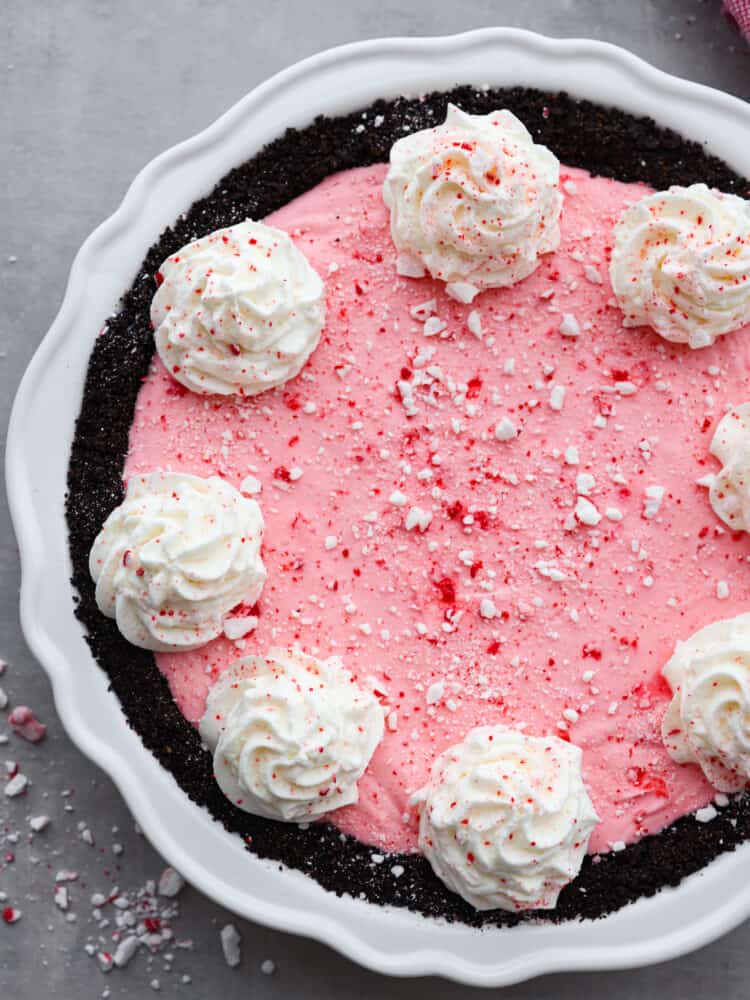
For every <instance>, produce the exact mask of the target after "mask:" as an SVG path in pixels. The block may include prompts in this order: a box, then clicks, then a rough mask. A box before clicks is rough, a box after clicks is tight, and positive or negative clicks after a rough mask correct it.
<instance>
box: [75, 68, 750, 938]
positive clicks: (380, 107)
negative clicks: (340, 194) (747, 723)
mask: <svg viewBox="0 0 750 1000" xmlns="http://www.w3.org/2000/svg"><path fill="white" fill-rule="evenodd" d="M449 100H450V101H453V102H454V103H456V104H458V105H459V106H460V107H462V108H463V109H464V110H466V111H468V112H471V113H474V114H483V113H487V112H489V111H491V110H493V109H494V108H496V107H507V108H510V110H511V111H513V112H514V113H515V114H516V115H517V116H518V117H519V118H520V119H521V120H522V121H523V122H524V123H525V124H526V126H527V128H528V129H529V130H530V132H531V133H532V135H533V137H534V139H535V140H536V141H537V142H542V143H544V144H545V145H547V146H549V147H550V148H551V149H552V150H553V151H554V152H555V153H556V154H557V156H558V157H559V158H560V160H561V161H562V162H563V163H565V164H568V165H575V166H579V167H584V168H586V169H587V170H589V171H591V172H592V173H594V174H599V175H601V176H605V177H614V178H617V179H618V180H623V181H636V180H641V181H645V182H647V183H649V184H651V185H652V186H653V187H655V188H657V189H661V188H666V187H668V186H669V185H670V184H683V185H687V184H691V183H695V182H698V181H704V182H706V183H708V184H709V185H712V186H714V187H717V188H719V189H721V190H723V191H729V192H734V193H737V194H742V195H745V194H746V193H747V190H748V182H747V181H746V180H745V179H744V178H742V177H740V176H738V175H737V174H735V173H734V172H733V171H732V170H730V168H729V167H728V166H727V165H726V164H725V163H723V162H722V161H721V160H719V159H717V158H716V157H713V156H710V155H708V154H707V153H706V152H705V151H704V150H703V148H702V147H701V146H700V145H699V144H698V143H695V142H691V141H687V140H685V139H683V138H682V137H681V136H679V135H677V134H676V133H675V132H672V131H669V130H666V129H663V128H660V127H659V126H657V125H656V124H655V123H654V122H653V121H652V120H651V119H647V118H637V117H634V116H632V115H630V114H627V113H625V112H622V111H619V110H614V109H612V108H606V107H602V106H600V105H597V104H593V103H591V102H589V101H581V100H576V99H574V98H573V97H570V96H569V95H567V94H565V93H556V94H553V93H542V92H540V91H537V90H529V89H525V88H511V89H502V90H497V89H494V90H493V89H480V90H477V89H475V88H473V87H469V86H459V87H456V88H455V89H454V90H452V91H451V92H450V93H434V94H430V95H428V96H427V97H424V98H419V99H406V98H399V99H397V100H393V101H377V102H376V103H375V104H373V105H372V106H371V107H369V108H367V109H366V110H363V111H358V112H355V113H353V114H350V115H346V116H342V117H337V118H323V117H319V118H317V119H316V120H315V122H314V123H313V124H311V125H310V126H308V127H306V128H303V129H299V130H297V129H290V130H288V131H287V132H286V133H285V134H284V135H283V136H282V137H281V138H279V139H277V140H276V141H274V142H272V143H271V144H270V145H269V146H267V147H266V148H265V149H263V150H262V151H261V152H260V153H258V154H257V155H256V156H254V157H252V158H251V159H250V160H248V161H247V162H246V163H243V164H242V165H241V166H239V167H237V168H236V169H234V170H232V171H231V172H230V173H228V174H227V175H226V176H225V177H224V178H223V179H222V180H221V181H220V182H219V183H218V184H217V186H216V187H215V189H214V190H213V191H212V192H211V194H209V195H208V196H207V197H205V198H202V199H201V200H200V201H197V202H196V203H195V204H194V205H192V207H191V208H190V209H189V210H188V211H187V212H186V213H185V214H184V215H182V216H180V218H179V219H178V220H177V221H176V222H175V224H174V226H172V227H170V228H168V229H166V230H165V231H164V232H163V233H162V235H161V237H160V238H159V240H158V241H157V242H156V243H155V244H154V246H152V247H151V249H150V250H149V252H148V254H147V256H146V258H145V260H144V261H143V264H142V266H141V268H140V270H139V272H138V274H137V276H136V278H135V280H134V282H133V285H132V287H131V288H130V290H129V291H128V292H127V293H126V294H125V295H124V297H123V299H122V302H121V306H120V310H119V312H118V313H117V314H116V315H114V316H112V317H110V318H109V319H108V320H107V323H106V326H105V329H104V330H103V331H102V334H101V335H100V336H99V337H98V339H97V340H96V342H95V344H94V348H93V351H92V354H91V358H90V360H89V366H88V373H87V377H86V383H85V388H84V393H83V400H82V403H81V411H80V415H79V417H78V420H77V423H76V429H75V437H74V440H73V445H72V450H71V456H70V465H69V469H68V494H67V498H66V518H67V524H68V531H69V542H70V552H71V557H72V562H73V577H72V583H73V586H74V588H75V591H76V594H77V598H76V609H75V613H76V615H77V617H78V618H79V619H80V621H81V622H82V623H83V625H84V627H85V628H86V631H87V639H88V643H89V646H90V647H91V651H92V653H93V655H94V657H95V658H96V660H97V662H98V663H99V665H100V666H101V668H102V669H103V670H104V671H105V673H106V674H107V676H108V678H109V682H110V687H111V690H112V691H114V693H115V694H116V695H117V697H118V698H119V700H120V703H121V705H122V708H123V710H124V712H125V715H126V716H127V719H128V722H129V723H130V725H131V726H132V728H133V729H134V730H135V731H136V732H137V733H138V735H139V736H140V738H141V739H142V741H143V743H144V744H145V745H146V746H147V747H148V749H149V750H150V751H151V753H152V754H153V755H154V756H155V757H156V759H157V760H158V761H159V763H160V764H161V765H162V766H163V767H165V768H166V769H167V770H168V771H169V772H170V773H171V774H172V775H173V776H174V778H175V780H176V781H177V783H178V784H179V785H180V787H181V788H182V789H183V790H184V791H185V792H186V793H187V795H189V796H190V798H191V799H192V800H193V801H194V802H195V803H197V804H198V805H200V806H204V807H205V808H207V809H208V810H209V812H210V813H211V814H212V815H213V816H214V817H215V819H217V820H218V821H219V822H220V823H223V824H224V826H225V827H226V828H227V829H228V830H231V831H233V832H235V833H237V834H239V835H240V836H241V837H242V838H243V839H244V840H245V842H246V844H247V846H248V848H249V849H250V850H251V851H253V852H254V853H255V854H257V855H259V856H260V857H262V858H268V859H271V860H272V861H275V862H279V863H280V864H283V865H288V866H290V867H291V868H296V869H299V870H301V871H303V872H306V873H307V874H309V875H310V876H312V877H313V878H314V879H316V880H317V881H318V882H319V883H320V884H321V885H322V886H323V887H324V888H326V889H328V890H330V891H332V892H335V893H337V894H339V895H341V894H343V893H349V894H351V895H353V896H355V897H356V896H359V897H361V898H364V899H367V900H369V901H370V902H373V903H380V904H391V905H395V906H403V907H408V908H409V909H411V910H414V911H417V912H419V913H422V914H424V915H426V916H432V917H441V918H446V919H448V920H458V921H462V922H464V923H466V924H470V925H472V926H475V927H489V926H510V925H514V924H517V923H519V922H520V921H523V920H529V919H538V918H539V917H544V919H546V920H549V921H554V922H560V921H564V920H570V919H576V918H596V917H601V916H603V915H604V914H606V913H609V912H611V911H613V910H617V909H618V908H619V907H621V906H623V905H624V904H626V903H629V902H631V901H633V900H636V899H638V898H639V897H641V896H651V895H653V894H654V893H655V892H657V891H658V890H659V889H661V888H662V887H663V886H674V885H677V884H678V883H679V882H680V880H681V879H682V878H684V877H685V876H686V875H689V874H690V873H691V872H695V871H697V870H698V869H700V868H702V867H703V866H704V865H706V864H707V863H708V862H709V861H711V860H712V859H713V858H714V857H716V856H717V855H718V854H720V853H722V852H723V851H727V850H732V849H733V848H734V847H735V846H736V845H738V844H739V843H741V842H742V841H743V840H745V839H746V838H748V837H750V796H745V797H741V798H739V799H736V800H734V801H732V802H731V803H730V805H729V806H727V807H726V808H723V809H721V810H720V811H719V814H718V816H717V817H716V818H715V819H714V820H712V821H711V822H710V823H698V822H697V821H696V820H695V818H694V817H692V816H687V817H683V818H682V819H680V820H678V821H677V822H675V823H673V824H672V825H671V826H670V827H668V828H667V829H666V830H664V831H662V832H661V833H660V834H659V835H657V836H648V837H645V838H644V839H643V840H641V841H640V842H638V843H636V844H632V845H630V846H628V847H627V848H626V849H625V850H623V851H619V852H616V853H614V852H613V853H610V854H607V855H604V856H602V857H600V858H592V857H587V858H586V860H585V861H584V864H583V867H582V869H581V872H580V874H579V876H578V877H577V878H576V879H575V881H574V882H573V883H572V884H571V885H570V886H568V887H567V888H566V889H564V890H563V892H562V893H561V895H560V899H559V902H558V905H557V908H556V909H555V910H553V911H550V912H539V911H537V912H535V913H534V912H532V913H526V914H514V913H505V912H503V911H492V912H489V913H477V912H476V911H474V910H473V909H472V908H471V907H470V906H469V905H467V904H466V903H465V902H464V901H463V900H462V899H461V898H460V897H459V896H456V895H454V894H453V893H450V892H448V891H447V890H446V889H445V888H444V886H443V885H442V883H441V882H440V881H439V880H438V879H437V878H436V877H435V876H434V874H433V872H432V869H431V868H430V866H429V864H428V862H427V861H426V860H425V859H424V858H422V857H421V856H415V855H411V854H398V855H397V854H390V855H387V856H386V857H385V860H384V861H382V862H381V863H375V862H374V861H373V855H374V854H375V855H376V856H377V848H373V847H368V846H366V845H365V844H362V843H360V842H359V841H357V840H354V839H353V838H351V837H348V836H345V835H343V834H341V833H340V832H339V831H338V830H337V829H336V828H335V827H333V826H332V825H329V824H313V825H311V826H310V827H308V828H307V829H301V828H299V827H297V826H294V825H291V824H283V823H274V822H270V821H268V820H264V819H260V818H258V817H254V816H250V815H248V814H246V813H243V812H241V811H240V810H238V809H235V808H233V807H232V806H231V805H230V803H229V802H228V801H227V800H226V799H225V798H224V796H223V795H222V793H221V791H220V790H219V787H218V785H217V784H216V782H215V781H214V780H213V776H212V764H211V756H210V754H209V753H208V752H207V751H206V750H204V749H203V748H202V746H201V742H200V739H199V736H198V732H197V731H196V729H195V728H194V727H193V726H192V725H191V724H190V723H189V722H187V721H186V720H185V719H184V718H183V716H182V715H181V714H180V712H179V710H178V708H177V705H176V704H175V702H174V701H173V699H172V696H171V694H170V692H169V688H168V686H167V682H166V681H165V679H164V678H163V677H162V675H161V674H160V673H159V670H158V669H157V666H156V663H155V660H154V657H153V655H152V654H151V653H150V652H148V651H145V650H141V649H136V648H135V647H134V646H131V645H130V644H129V643H128V642H126V641H125V639H123V638H122V636H121V635H120V633H119V632H118V630H117V627H116V626H115V624H114V622H113V621H112V620H110V619H108V618H105V617H104V616H103V615H102V614H101V613H100V612H99V610H98V609H97V606H96V601H95V597H94V587H93V584H92V581H91V578H90V576H89V570H88V554H89V550H90V548H91V545H92V543H93V541H94V538H95V536H96V534H97V533H98V531H99V529H100V527H101V525H102V523H103V521H104V520H105V518H106V517H107V515H108V514H109V513H110V511H111V510H112V509H113V508H114V507H115V506H117V505H118V504H119V503H120V502H121V501H122V499H123V483H122V473H123V468H124V461H125V456H126V453H127V449H128V433H129V430H130V425H131V423H132V420H133V414H134V408H135V403H136V398H137V396H138V390H139V389H140V386H141V382H142V380H143V378H144V377H145V376H146V374H147V371H148V368H149V364H150V362H151V359H152V356H153V352H154V342H153V336H152V330H151V326H150V321H149V306H150V303H151V298H152V295H153V293H154V288H155V285H154V274H155V273H156V271H157V269H158V267H159V265H160V264H161V262H162V261H163V260H164V258H165V257H167V256H168V255H169V254H172V253H174V252H175V251H177V250H178V249H179V248H180V247H182V246H184V245H185V244H186V243H188V242H189V241H191V240H193V239H196V238H197V237H200V236H203V235H205V234H206V233H209V232H211V231H213V230H215V229H219V228H222V227H224V226H230V225H233V224H235V223H238V222H240V221H242V220H244V219H246V218H248V217H250V218H256V219H261V218H263V217H265V216H266V215H268V214H269V213H270V212H273V211H274V210H276V209H278V208H280V207H281V206H282V205H284V204H286V203H287V202H289V201H290V200H291V199H292V198H294V197H296V196H298V195H300V194H302V193H303V192H305V191H308V190H309V189H310V188H312V187H314V186H315V185H316V184H318V183H319V182H320V181H322V180H323V179H324V178H325V177H327V176H328V175H329V174H332V173H334V172H336V171H338V170H344V169H347V168H350V167H357V166H363V165H367V164H372V163H375V162H381V161H385V160H387V158H388V151H389V149H390V146H391V145H392V144H393V142H394V141H395V140H396V139H398V138H399V137H400V136H402V135H403V134H404V133H406V132H412V131H415V130H416V129H420V128H425V127H428V126H431V125H434V124H437V123H439V122H441V121H442V120H443V117H444V114H445V110H446V104H447V102H448V101H449ZM394 865H399V866H401V868H402V869H403V872H402V873H401V874H400V875H398V876H396V875H394V873H393V870H392V869H393V867H394ZM396 871H398V869H396Z"/></svg>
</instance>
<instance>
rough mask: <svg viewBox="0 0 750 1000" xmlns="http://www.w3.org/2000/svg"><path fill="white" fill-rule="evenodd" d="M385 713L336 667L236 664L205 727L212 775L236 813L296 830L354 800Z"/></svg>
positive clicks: (298, 661) (291, 657) (289, 652)
mask: <svg viewBox="0 0 750 1000" xmlns="http://www.w3.org/2000/svg"><path fill="white" fill-rule="evenodd" d="M383 721H384V713H383V709H382V708H381V707H380V704H379V702H378V701H377V699H376V698H375V696H374V695H373V694H372V693H371V692H369V691H366V690H364V689H363V688H361V687H359V686H358V685H357V684H356V683H355V681H354V678H353V677H352V675H351V674H350V673H349V671H348V670H345V669H344V667H343V664H342V663H341V661H340V660H339V659H338V657H335V656H332V657H330V658H329V659H327V660H320V659H318V658H316V657H314V656H309V655H307V654H305V653H303V652H302V651H301V650H299V649H296V648H295V649H280V648H271V649H269V651H268V653H267V654H266V655H265V656H248V657H245V658H244V659H240V660H236V661H235V662H234V663H233V664H232V665H231V666H230V667H229V668H228V669H227V670H226V671H225V672H224V673H223V674H222V675H221V676H220V677H219V679H218V680H217V681H216V683H215V684H214V686H213V687H212V688H211V690H210V692H209V694H208V699H207V701H206V710H205V713H204V715H203V718H202V719H201V723H200V733H201V736H202V738H203V740H204V742H205V743H206V745H207V746H208V748H209V749H210V750H211V751H212V752H213V755H214V774H215V776H216V780H217V782H218V783H219V785H220V787H221V789H222V791H223V792H224V794H225V795H226V796H227V798H228V799H229V800H230V801H231V802H232V803H233V804H234V805H235V806H237V807H238V808H239V809H243V810H244V811H245V812H249V813H253V814H255V815H256V816H265V817H266V818H267V819H276V820H283V821H285V822H296V823H302V822H307V821H308V820H312V819H315V818H316V817H317V816H322V815H323V814H324V813H327V812H330V811H331V810H332V809H338V808H340V807H341V806H345V805H349V804H350V803H352V802H356V801H357V799H358V791H357V782H358V781H359V779H360V778H361V777H362V775H363V773H364V771H365V768H366V767H367V765H368V764H369V762H370V758H371V757H372V755H373V753H374V752H375V748H376V747H377V745H378V743H380V741H381V739H382V738H383Z"/></svg>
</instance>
